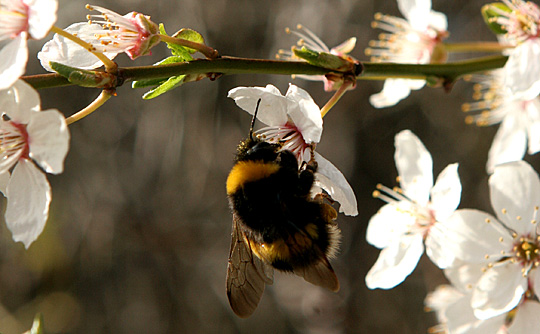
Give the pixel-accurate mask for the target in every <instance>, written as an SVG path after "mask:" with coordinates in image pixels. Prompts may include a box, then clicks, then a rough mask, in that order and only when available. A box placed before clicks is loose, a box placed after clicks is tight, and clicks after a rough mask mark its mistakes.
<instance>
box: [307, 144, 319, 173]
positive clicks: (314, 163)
mask: <svg viewBox="0 0 540 334" xmlns="http://www.w3.org/2000/svg"><path fill="white" fill-rule="evenodd" d="M310 154H311V156H310V159H309V161H308V162H307V164H306V169H310V170H312V171H313V172H316V171H317V168H318V167H319V166H318V164H317V160H315V143H313V144H311V145H310Z"/></svg>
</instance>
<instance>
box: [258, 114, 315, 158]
mask: <svg viewBox="0 0 540 334" xmlns="http://www.w3.org/2000/svg"><path fill="white" fill-rule="evenodd" d="M256 135H257V136H258V137H260V138H262V139H264V140H266V141H268V142H270V143H280V144H282V148H281V149H282V150H288V151H291V152H292V153H293V154H294V155H295V156H296V159H297V160H298V162H299V163H302V161H309V159H310V158H311V156H310V155H309V154H310V152H309V150H308V149H309V148H310V145H309V144H307V143H306V141H305V140H304V137H302V133H301V132H300V130H299V129H298V128H297V127H296V126H295V125H294V124H293V123H292V122H287V123H286V124H285V125H283V126H268V127H265V128H262V129H260V130H258V131H257V132H256Z"/></svg>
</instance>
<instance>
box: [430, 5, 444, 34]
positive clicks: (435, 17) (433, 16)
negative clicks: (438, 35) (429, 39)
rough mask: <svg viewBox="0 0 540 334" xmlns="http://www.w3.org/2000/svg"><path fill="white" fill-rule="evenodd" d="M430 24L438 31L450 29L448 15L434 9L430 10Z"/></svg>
mask: <svg viewBox="0 0 540 334" xmlns="http://www.w3.org/2000/svg"><path fill="white" fill-rule="evenodd" d="M428 25H429V26H430V27H432V28H433V29H435V30H437V31H441V32H442V31H446V29H448V20H447V18H446V15H444V14H443V13H440V12H436V11H434V10H432V11H430V12H429V17H428Z"/></svg>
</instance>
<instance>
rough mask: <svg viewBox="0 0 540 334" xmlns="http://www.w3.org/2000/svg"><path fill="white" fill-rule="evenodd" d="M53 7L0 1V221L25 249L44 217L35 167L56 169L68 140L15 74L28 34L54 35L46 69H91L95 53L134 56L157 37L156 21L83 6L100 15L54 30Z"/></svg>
mask: <svg viewBox="0 0 540 334" xmlns="http://www.w3.org/2000/svg"><path fill="white" fill-rule="evenodd" d="M57 8H58V1H57V0H33V1H29V0H10V1H2V2H1V3H0V40H2V41H5V42H4V43H3V47H2V49H1V50H0V59H2V63H1V64H0V113H1V115H2V119H1V121H0V191H1V192H2V193H3V194H4V196H5V197H6V198H7V206H6V212H5V220H6V224H7V226H8V228H9V229H10V231H11V232H12V235H13V239H14V240H15V241H21V242H23V244H24V245H25V247H26V248H28V247H29V246H30V245H31V244H32V242H34V241H35V240H36V239H37V237H38V236H39V235H40V234H41V232H42V231H43V228H44V227H45V223H46V221H47V219H48V216H49V205H50V202H51V197H52V196H51V188H50V185H49V183H48V182H47V179H46V177H45V174H44V173H43V171H44V172H47V173H52V174H59V173H62V171H63V168H64V159H65V157H66V155H67V152H68V148H69V138H70V135H69V131H68V128H67V122H66V119H65V118H64V116H63V115H62V114H61V113H60V112H59V111H58V110H55V109H51V110H45V111H42V110H40V101H39V95H38V93H37V92H36V91H35V90H34V89H33V88H32V87H31V86H29V85H28V84H26V83H25V82H24V81H22V80H20V79H19V78H20V77H21V76H22V75H23V74H24V72H25V68H26V63H27V61H28V48H27V41H28V39H43V38H44V37H45V36H47V34H48V33H49V31H51V30H53V31H58V32H59V33H61V34H62V36H61V35H58V34H57V35H55V36H54V38H53V40H51V41H49V42H47V43H46V44H45V45H44V47H43V49H42V51H41V52H40V53H39V55H38V58H39V59H40V60H41V63H42V65H43V67H44V68H45V69H47V70H50V71H52V69H51V63H50V62H51V61H54V62H58V63H62V64H64V65H72V66H77V67H79V68H85V69H92V68H97V67H99V66H102V65H103V62H102V61H101V59H99V58H98V57H96V55H98V56H99V55H101V54H103V55H104V56H105V57H108V58H109V59H112V58H114V57H115V56H116V55H117V54H118V53H121V52H125V53H126V54H128V56H129V57H130V58H132V59H134V58H137V57H139V56H142V55H146V54H149V52H150V48H152V47H153V46H154V45H156V44H157V43H158V42H159V41H160V37H159V35H158V34H159V29H158V26H157V25H156V24H155V23H153V22H152V21H150V18H149V17H148V16H145V15H142V14H139V13H135V12H132V13H129V14H126V15H124V16H121V15H118V14H116V13H114V12H112V11H110V10H107V9H105V8H101V7H91V6H88V8H89V9H90V10H97V11H99V12H101V15H92V16H89V17H88V19H89V20H91V22H83V23H75V24H73V25H71V26H70V27H68V28H66V30H65V31H62V30H59V29H58V28H55V27H54V26H53V25H54V23H55V21H56V11H57ZM65 32H67V33H68V34H65ZM70 34H71V35H70ZM66 36H67V37H66ZM75 36H77V37H75ZM68 37H69V38H68ZM72 39H73V40H75V41H76V40H77V39H79V41H78V42H77V43H76V42H75V41H73V40H72ZM81 40H82V42H81ZM81 43H82V44H83V45H81ZM84 43H86V44H84ZM36 165H37V166H36ZM38 166H39V167H38Z"/></svg>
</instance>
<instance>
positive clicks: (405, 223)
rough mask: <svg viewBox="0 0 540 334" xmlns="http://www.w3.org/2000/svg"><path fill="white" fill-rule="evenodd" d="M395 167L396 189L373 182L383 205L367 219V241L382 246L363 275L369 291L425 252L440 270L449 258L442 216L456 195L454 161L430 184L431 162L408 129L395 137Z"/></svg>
mask: <svg viewBox="0 0 540 334" xmlns="http://www.w3.org/2000/svg"><path fill="white" fill-rule="evenodd" d="M395 145H396V153H395V160H396V167H397V170H398V174H399V182H400V185H401V188H397V189H389V188H386V187H384V186H378V190H376V191H375V193H374V196H375V197H378V198H380V199H382V200H384V201H386V202H387V203H388V204H386V205H385V206H383V207H382V208H381V209H380V210H379V212H378V213H377V214H375V215H374V216H373V217H372V218H371V220H370V221H369V225H368V229H367V235H366V239H367V241H368V242H369V243H370V244H372V245H373V246H375V247H377V248H380V249H382V251H381V253H380V255H379V258H378V259H377V261H376V262H375V264H374V265H373V267H372V268H371V270H370V271H369V272H368V274H367V276H366V285H367V286H368V288H370V289H376V288H379V289H391V288H393V287H395V286H396V285H398V284H400V283H401V282H403V281H404V280H405V278H406V277H407V276H409V274H410V273H411V272H412V271H413V270H414V268H416V265H417V263H418V261H419V260H420V257H421V256H422V254H423V253H424V248H425V250H426V254H427V255H428V256H429V258H430V259H431V260H432V261H433V262H434V263H435V264H436V265H437V266H439V267H440V268H446V267H448V266H450V265H451V264H452V263H453V261H454V256H453V254H451V253H450V252H447V251H446V248H445V247H446V240H445V236H444V232H443V231H444V229H445V228H444V224H445V220H446V219H447V218H448V217H449V216H450V215H451V214H452V213H453V212H454V211H455V210H456V208H457V206H458V205H459V202H460V199H461V182H460V180H459V175H458V172H457V169H458V164H451V165H448V166H447V167H446V168H445V169H444V170H443V171H442V172H441V174H440V175H439V176H438V178H437V181H436V182H435V185H434V184H433V161H432V159H431V155H430V154H429V152H428V151H427V150H426V148H425V146H424V145H423V144H422V142H421V141H420V140H419V139H418V137H416V136H415V135H414V134H413V133H412V132H411V131H409V130H404V131H402V132H400V133H398V134H397V135H396V139H395Z"/></svg>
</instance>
